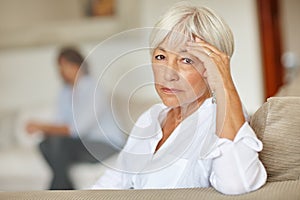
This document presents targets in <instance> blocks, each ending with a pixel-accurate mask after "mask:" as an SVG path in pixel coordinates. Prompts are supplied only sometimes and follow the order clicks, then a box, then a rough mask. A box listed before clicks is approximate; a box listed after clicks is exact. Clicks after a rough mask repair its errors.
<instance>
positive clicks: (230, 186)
mask: <svg viewBox="0 0 300 200" xmlns="http://www.w3.org/2000/svg"><path fill="white" fill-rule="evenodd" d="M189 46H190V47H189V48H188V51H189V52H190V53H192V54H193V55H195V56H196V57H198V58H199V59H200V60H201V62H202V63H203V65H204V66H205V69H206V72H205V74H204V78H205V79H206V80H207V84H208V86H209V88H210V90H211V91H212V92H213V93H214V98H215V100H216V104H217V111H216V112H217V113H216V133H217V135H218V136H219V141H218V146H217V148H216V151H219V155H218V156H217V157H215V158H214V159H213V162H212V169H211V176H210V183H211V185H212V186H213V187H214V188H215V189H216V190H218V191H220V192H222V193H225V194H241V193H245V192H250V191H253V190H256V189H258V188H260V187H261V186H262V185H263V184H264V183H265V182H266V177H267V175H266V170H265V168H264V166H263V165H262V163H261V162H260V160H259V157H258V152H259V151H260V150H261V149H262V143H261V142H260V141H259V140H258V139H257V138H256V135H255V133H254V131H253V130H252V128H251V127H250V126H249V124H248V122H246V120H245V116H244V113H243V107H242V103H241V100H240V97H239V95H238V92H237V90H236V88H235V86H234V83H233V81H232V77H231V73H230V58H229V57H228V56H227V55H226V54H225V53H223V52H221V51H219V50H218V49H217V48H215V47H214V46H212V45H210V44H208V43H207V42H205V41H202V40H200V39H196V42H195V43H192V44H190V45H189ZM212 155H216V153H215V152H213V153H212Z"/></svg>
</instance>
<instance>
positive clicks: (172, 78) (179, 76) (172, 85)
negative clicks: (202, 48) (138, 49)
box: [152, 42, 209, 107]
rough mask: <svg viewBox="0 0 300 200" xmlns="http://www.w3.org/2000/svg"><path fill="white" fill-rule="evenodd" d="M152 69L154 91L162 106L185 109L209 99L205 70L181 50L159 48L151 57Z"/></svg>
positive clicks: (196, 60) (168, 46)
mask: <svg viewBox="0 0 300 200" xmlns="http://www.w3.org/2000/svg"><path fill="white" fill-rule="evenodd" d="M152 68H153V72H154V79H155V89H156V91H157V93H158V95H159V96H160V98H161V99H162V101H163V103H164V104H165V105H166V106H168V107H178V106H185V105H189V104H191V103H193V102H195V101H199V102H201V101H203V100H205V99H206V98H208V97H209V90H208V86H207V84H206V82H205V79H204V78H203V73H204V71H205V68H204V66H203V64H202V62H201V61H200V60H198V59H197V58H195V57H193V56H191V55H190V54H188V53H187V51H186V49H185V48H184V46H181V47H171V46H170V45H167V44H166V43H165V42H164V43H162V44H161V45H159V46H158V47H157V48H156V49H155V50H154V52H153V55H152Z"/></svg>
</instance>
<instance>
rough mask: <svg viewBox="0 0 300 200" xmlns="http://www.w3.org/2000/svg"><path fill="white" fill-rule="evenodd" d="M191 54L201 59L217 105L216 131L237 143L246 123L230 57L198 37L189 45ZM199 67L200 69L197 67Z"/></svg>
mask: <svg viewBox="0 0 300 200" xmlns="http://www.w3.org/2000/svg"><path fill="white" fill-rule="evenodd" d="M188 45H189V46H188V52H189V53H191V54H193V55H194V56H196V57H197V58H199V60H200V61H201V63H202V64H203V65H204V67H205V69H206V72H205V74H204V79H206V80H207V84H208V87H209V88H210V90H211V92H212V94H213V95H214V98H215V99H216V103H217V116H216V122H217V124H216V132H217V135H218V136H219V137H221V138H227V139H230V140H234V138H235V136H236V134H237V132H238V130H239V129H240V128H241V126H242V125H243V124H244V122H245V118H244V115H243V108H242V104H241V101H240V97H239V95H238V92H237V90H236V88H235V86H234V83H233V80H232V77H231V73H230V58H229V56H227V55H226V54H225V53H223V52H221V51H219V50H218V49H217V48H215V47H214V46H212V45H210V44H208V43H207V42H205V41H203V40H201V39H198V38H196V42H191V43H189V44H188ZM195 67H197V66H195Z"/></svg>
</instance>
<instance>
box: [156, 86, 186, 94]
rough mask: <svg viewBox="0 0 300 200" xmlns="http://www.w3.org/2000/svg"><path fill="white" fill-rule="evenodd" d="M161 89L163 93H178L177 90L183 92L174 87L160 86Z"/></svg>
mask: <svg viewBox="0 0 300 200" xmlns="http://www.w3.org/2000/svg"><path fill="white" fill-rule="evenodd" d="M161 91H162V92H163V93H165V94H176V93H179V92H183V90H179V89H176V88H166V87H162V88H161Z"/></svg>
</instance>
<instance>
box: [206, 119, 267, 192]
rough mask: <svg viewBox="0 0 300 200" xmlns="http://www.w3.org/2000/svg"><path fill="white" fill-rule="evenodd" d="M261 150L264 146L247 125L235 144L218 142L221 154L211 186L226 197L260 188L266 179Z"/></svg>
mask: <svg viewBox="0 0 300 200" xmlns="http://www.w3.org/2000/svg"><path fill="white" fill-rule="evenodd" d="M261 150H262V143H261V142H260V141H259V140H258V139H257V138H256V135H255V133H254V132H253V130H252V128H251V127H250V126H249V124H248V123H247V122H245V123H244V124H243V125H242V127H241V128H240V130H239V131H238V134H237V135H236V137H235V139H234V141H231V140H228V139H219V141H218V147H217V151H219V155H218V156H217V157H216V158H214V159H213V162H212V170H211V175H210V183H211V185H212V186H213V187H214V188H215V189H216V190H218V191H219V192H221V193H224V194H242V193H246V192H250V191H254V190H257V189H259V188H260V187H261V186H262V185H264V184H265V182H266V179H267V173H266V170H265V168H264V166H263V164H262V163H261V162H260V160H259V157H258V152H259V151H261Z"/></svg>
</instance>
